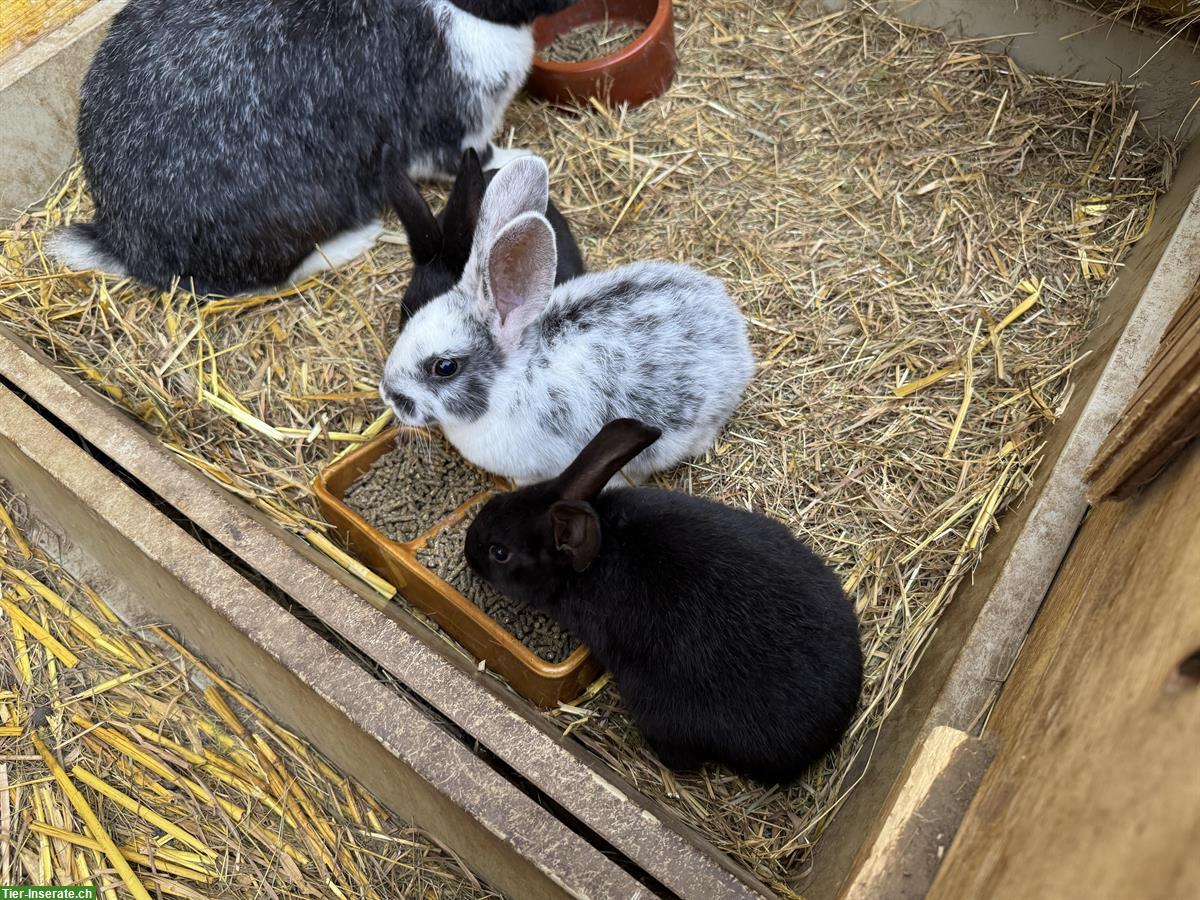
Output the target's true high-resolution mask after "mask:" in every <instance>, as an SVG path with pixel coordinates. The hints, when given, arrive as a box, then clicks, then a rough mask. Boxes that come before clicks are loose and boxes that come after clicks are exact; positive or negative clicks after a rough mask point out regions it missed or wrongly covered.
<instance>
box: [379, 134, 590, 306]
mask: <svg viewBox="0 0 1200 900" xmlns="http://www.w3.org/2000/svg"><path fill="white" fill-rule="evenodd" d="M495 175H496V170H495V169H492V170H489V171H487V172H484V171H483V168H482V164H481V163H480V160H479V156H478V155H477V154H476V153H475V151H474V150H467V151H466V152H465V153H464V154H463V157H462V160H461V162H460V164H459V168H458V176H457V177H456V178H455V180H454V187H453V188H451V190H450V197H449V199H448V200H447V201H446V208H445V209H443V210H442V211H441V212H440V213H438V214H437V216H436V217H435V216H434V215H433V212H432V210H430V208H429V205H428V204H427V203H426V202H425V200H424V199H423V198H422V197H421V194H420V192H419V191H418V190H417V186H416V185H415V184H413V183H412V179H410V178H409V177H408V176H407V175H406V174H405V173H404V171H403V170H402V169H400V168H393V169H391V171H390V173H389V178H390V179H391V186H390V189H389V198H388V199H389V201H390V202H391V205H392V207H393V208H394V209H395V210H396V214H397V215H398V216H399V217H400V222H401V224H403V225H404V230H405V232H406V233H407V234H408V243H409V247H410V248H411V250H412V257H413V271H412V279H411V280H410V281H409V283H408V288H407V289H406V290H405V292H404V298H403V300H402V301H401V303H402V305H403V307H404V313H405V315H409V316H411V315H412V314H413V313H415V312H416V311H417V310H418V309H420V308H421V307H422V306H424V305H425V304H426V303H428V302H429V301H430V300H432V299H433V298H434V297H437V296H440V295H441V294H444V293H446V292H447V291H449V290H450V289H451V288H453V287H454V286H455V285H456V284H458V281H459V279H460V278H462V274H463V270H464V269H465V268H466V267H467V260H468V259H470V256H471V244H472V242H473V241H474V240H475V227H476V225H477V224H478V222H479V206H480V204H481V203H482V202H483V194H484V192H485V190H486V189H487V185H489V184H491V183H492V179H493V178H494V177H495ZM546 218H547V219H548V220H549V222H550V226H551V227H552V228H553V229H554V243H555V246H556V248H557V250H558V267H557V269H556V270H555V274H554V283H555V284H562V283H563V282H564V281H570V280H571V279H572V278H574V277H575V276H577V275H582V274H583V273H584V272H585V271H586V267H585V265H584V261H583V253H582V252H580V250H579V245H578V244H576V243H575V238H574V236H573V235H572V234H571V226H570V225H569V224H568V222H567V219H566V217H565V216H564V215H563V214H562V212H560V211H559V209H558V207H556V206H555V205H554V203H553V201H552V202H550V203H549V204H548V205H547V207H546ZM431 223H432V224H431Z"/></svg>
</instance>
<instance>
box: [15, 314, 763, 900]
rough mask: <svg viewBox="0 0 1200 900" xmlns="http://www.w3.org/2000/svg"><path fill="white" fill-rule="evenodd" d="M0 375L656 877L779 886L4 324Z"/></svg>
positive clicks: (698, 892)
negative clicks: (187, 462)
mask: <svg viewBox="0 0 1200 900" xmlns="http://www.w3.org/2000/svg"><path fill="white" fill-rule="evenodd" d="M0 374H2V375H3V377H4V378H5V379H7V380H8V381H9V382H10V383H12V384H13V385H14V386H15V387H16V388H17V389H18V390H20V391H21V392H23V393H24V394H26V395H27V396H28V397H29V398H30V399H31V400H32V401H33V402H35V403H37V404H39V405H40V406H42V407H44V408H46V409H47V411H48V412H49V413H51V414H52V415H53V416H55V417H56V418H58V419H59V420H61V421H62V423H63V426H64V427H65V428H68V429H70V430H72V431H74V432H75V433H77V434H78V435H79V436H80V437H82V438H83V439H85V440H87V441H88V442H89V443H90V444H92V445H93V446H95V447H96V448H97V449H98V450H99V451H100V452H102V453H103V454H105V455H107V456H108V457H109V458H111V459H112V460H113V461H114V462H115V463H116V464H117V465H119V466H120V467H121V468H122V469H123V470H124V471H125V472H127V473H128V474H129V475H131V476H132V477H133V478H134V479H136V480H137V481H138V482H140V483H141V484H142V485H144V486H145V487H146V488H147V489H148V490H149V491H151V492H152V493H153V494H155V495H156V496H157V497H159V498H161V499H162V500H163V502H165V503H166V504H167V505H169V506H171V507H172V508H173V509H174V510H176V511H177V512H179V513H180V514H182V515H184V516H186V517H187V518H188V519H189V520H190V521H192V522H193V523H195V525H196V526H197V527H199V528H200V529H201V530H202V531H203V532H204V533H206V534H207V535H209V536H210V537H211V538H213V539H214V540H215V541H216V542H218V543H219V544H221V545H222V547H224V548H225V549H226V550H228V551H229V552H230V553H232V554H234V555H235V556H236V557H238V558H239V559H241V560H242V561H243V562H245V563H246V564H247V565H249V566H250V567H252V568H254V569H255V570H256V571H257V572H258V573H259V574H261V575H262V576H263V577H264V578H266V579H267V580H268V581H270V582H271V583H272V584H274V585H276V586H277V587H278V588H279V589H280V590H281V591H283V592H284V593H285V594H287V595H288V596H289V597H291V598H292V599H294V600H296V601H297V602H298V603H300V604H301V605H302V606H304V607H305V608H306V609H307V610H308V611H309V612H311V613H312V614H313V615H315V616H316V617H317V618H318V619H320V620H321V622H322V623H324V624H325V625H326V626H327V627H329V628H330V629H332V630H333V631H335V632H337V634H339V635H340V636H341V637H342V638H344V639H345V640H346V641H348V642H349V643H350V644H352V645H353V646H355V647H356V648H358V649H359V650H361V651H362V652H364V653H365V654H366V655H368V656H369V657H370V658H371V659H373V660H374V661H375V662H376V663H378V664H379V665H380V666H382V667H383V668H384V669H385V670H386V671H388V672H389V673H390V674H391V675H393V676H395V677H396V678H397V679H398V680H399V681H400V682H401V683H402V684H404V685H405V687H406V688H408V689H411V690H412V691H413V692H414V694H416V695H418V696H419V697H420V698H421V699H422V700H423V701H425V702H427V703H429V704H430V706H432V707H433V708H434V709H436V710H437V711H438V712H439V713H441V714H442V715H445V716H446V717H447V718H448V719H449V720H450V721H452V722H453V723H454V724H455V725H456V726H458V727H459V728H462V729H463V730H464V731H466V732H468V733H469V734H471V736H472V737H474V738H475V739H476V740H478V741H479V742H480V743H481V744H482V745H484V746H485V747H487V748H488V750H490V751H491V752H492V753H494V754H496V756H498V757H499V758H500V759H502V760H503V761H504V763H505V764H506V765H509V766H511V767H512V768H513V770H514V771H516V772H517V773H518V774H519V775H520V776H521V777H522V778H525V779H526V780H528V781H529V782H530V783H531V784H532V785H534V786H535V787H536V788H537V789H538V790H541V791H543V792H544V793H546V794H547V795H548V796H550V797H551V798H553V799H554V801H555V802H556V803H557V804H559V805H560V806H561V807H562V808H563V809H564V810H565V811H566V812H567V813H569V814H570V815H571V816H573V817H574V818H576V819H577V820H579V821H580V822H581V823H583V824H584V825H585V826H586V827H587V828H589V829H591V830H592V831H594V832H595V833H596V834H597V835H598V836H599V837H600V838H601V839H602V840H603V841H605V842H607V843H609V844H611V845H612V846H613V847H614V848H615V849H616V850H618V851H620V852H621V853H622V854H624V855H625V856H627V857H628V858H629V859H630V860H631V861H632V862H634V863H635V864H636V865H637V866H639V867H640V868H642V869H643V870H644V871H645V872H647V874H649V875H650V876H651V877H653V878H654V879H656V880H657V881H659V882H660V883H662V884H663V885H665V886H666V887H668V888H669V889H671V890H672V891H675V892H676V893H678V894H680V895H681V896H685V897H703V898H705V900H708V898H713V900H716V898H723V897H729V898H762V897H770V896H773V895H772V892H771V891H770V890H769V889H768V888H767V887H766V886H764V885H763V884H762V883H761V882H759V881H758V880H757V879H755V878H754V877H753V876H752V875H750V873H748V872H746V871H745V870H744V869H742V868H741V867H739V866H737V865H736V864H735V863H733V861H732V860H730V859H729V858H728V857H726V856H724V855H723V854H721V853H719V852H718V851H717V850H716V849H714V848H713V847H712V845H711V844H709V843H708V842H707V841H705V840H704V839H703V838H702V837H701V836H700V835H699V834H698V833H696V832H695V831H694V830H692V829H691V828H689V827H688V826H687V825H685V824H684V823H683V822H681V821H680V820H679V819H678V818H677V817H675V816H674V815H673V814H672V813H671V812H670V811H669V810H667V809H665V808H664V807H662V805H661V804H658V803H654V802H653V801H650V800H648V799H647V798H645V797H643V796H642V795H641V794H640V793H638V792H637V791H636V789H634V788H633V787H632V786H631V785H629V784H627V783H626V782H625V781H624V780H623V779H621V778H620V777H619V776H617V775H616V773H613V772H612V771H611V770H610V769H609V768H608V767H607V766H604V765H603V764H602V763H600V762H599V761H596V760H594V759H593V758H592V757H591V754H589V753H587V752H586V751H584V750H583V749H582V748H580V747H578V745H576V744H574V743H573V742H569V741H563V740H562V738H561V735H560V734H559V733H558V732H557V731H555V730H554V729H553V728H552V727H551V726H550V725H549V724H547V723H546V722H544V721H543V720H542V718H541V716H540V715H539V714H537V713H536V712H534V711H532V709H530V708H528V707H527V705H526V704H524V703H523V702H522V701H520V700H519V698H516V697H515V695H511V694H510V693H509V692H506V691H503V690H502V689H501V688H499V687H498V686H496V685H495V684H494V683H493V682H492V681H491V679H489V678H487V677H486V676H483V675H481V674H480V673H478V672H477V671H475V669H474V666H472V665H470V664H469V662H468V661H467V660H465V659H463V658H461V657H460V656H455V655H451V654H452V651H449V650H448V649H447V648H445V647H442V646H439V644H440V642H438V641H437V639H436V638H434V637H432V636H431V635H430V633H429V632H428V629H426V628H424V627H423V626H421V625H419V624H416V623H414V622H413V621H412V619H411V617H409V616H406V615H405V614H403V613H402V612H400V611H398V608H397V607H396V606H395V605H394V604H393V605H392V606H391V608H390V609H389V610H388V611H387V614H386V617H381V616H380V615H378V612H379V609H378V601H379V598H378V597H377V596H376V595H374V594H372V592H371V589H370V588H368V587H367V586H365V585H363V584H362V583H360V582H357V580H356V579H354V578H353V577H352V576H350V575H349V574H348V573H346V572H345V571H343V570H341V569H339V568H338V567H336V566H335V565H334V564H333V563H332V562H331V561H330V560H328V558H326V557H324V556H323V555H322V554H319V553H318V552H317V551H315V550H313V549H312V548H311V547H309V546H308V545H307V544H305V543H304V542H303V541H301V540H300V539H299V538H297V537H296V536H294V535H291V534H288V533H286V532H284V531H283V530H282V529H281V528H279V527H278V526H277V525H276V524H275V523H274V522H272V521H270V520H269V519H268V518H267V517H266V516H265V515H262V514H261V513H259V512H258V511H257V510H254V509H253V508H251V507H249V506H248V505H247V504H245V503H243V502H241V501H239V500H238V499H237V498H236V497H234V496H232V495H231V494H229V493H228V492H227V491H225V490H224V489H223V488H221V487H219V486H218V485H216V484H214V483H213V482H212V481H210V480H209V479H207V478H205V477H204V476H203V475H201V474H200V473H199V472H197V471H196V470H194V469H192V468H190V467H187V466H184V465H183V464H182V463H181V462H180V461H179V460H178V459H177V458H176V457H175V455H174V454H173V453H171V452H170V451H169V450H167V449H166V448H165V447H163V445H162V444H161V443H160V442H159V441H157V440H156V439H155V438H154V437H153V436H152V435H150V433H149V432H148V431H146V429H145V428H143V427H142V426H141V424H140V423H138V422H136V421H134V420H133V419H132V417H130V416H129V415H128V414H127V413H125V412H124V411H122V410H120V409H118V408H117V407H115V406H113V404H112V403H111V402H109V401H108V400H106V399H104V398H102V397H100V396H99V395H98V394H96V392H95V391H93V390H92V389H90V388H88V387H87V386H86V385H83V384H82V383H81V382H80V381H79V380H78V379H77V378H75V377H74V376H71V375H67V374H64V373H61V372H59V371H57V370H56V369H54V368H53V367H52V363H51V362H50V361H49V360H48V359H47V358H46V357H45V356H44V355H43V354H41V353H39V352H38V351H36V350H33V349H32V348H30V347H28V346H27V345H26V344H25V343H24V342H23V341H22V340H20V339H19V338H16V337H14V336H13V335H11V333H9V332H8V331H7V330H6V329H5V328H3V327H0Z"/></svg>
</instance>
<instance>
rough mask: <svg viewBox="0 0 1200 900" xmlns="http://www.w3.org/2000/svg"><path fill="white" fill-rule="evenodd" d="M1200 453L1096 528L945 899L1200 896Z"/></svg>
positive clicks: (1052, 604)
mask: <svg viewBox="0 0 1200 900" xmlns="http://www.w3.org/2000/svg"><path fill="white" fill-rule="evenodd" d="M1197 508H1200V446H1197V445H1193V446H1192V447H1191V448H1190V449H1189V450H1188V451H1187V453H1186V454H1185V455H1184V456H1182V457H1181V458H1180V459H1178V460H1177V461H1176V462H1175V463H1174V464H1173V465H1172V467H1171V468H1170V469H1169V470H1167V472H1165V473H1164V474H1163V475H1162V476H1161V477H1160V478H1159V479H1157V480H1156V481H1155V482H1154V483H1153V484H1152V485H1150V486H1149V487H1148V488H1147V490H1146V491H1145V493H1144V494H1142V495H1139V496H1137V497H1135V498H1133V499H1131V500H1126V501H1124V502H1117V501H1108V502H1106V503H1104V504H1103V505H1102V506H1100V507H1099V508H1097V509H1096V510H1095V511H1094V512H1093V514H1092V515H1091V517H1090V518H1089V519H1088V521H1087V523H1086V524H1085V525H1084V527H1083V529H1082V530H1081V531H1080V534H1079V537H1078V538H1077V540H1076V542H1075V545H1074V546H1073V548H1072V551H1071V554H1070V557H1069V558H1068V560H1067V562H1066V564H1065V565H1064V567H1063V571H1062V574H1061V576H1060V577H1059V579H1058V581H1057V582H1056V583H1055V585H1054V588H1053V590H1052V591H1051V593H1050V596H1049V597H1048V598H1047V600H1046V605H1045V608H1044V609H1043V611H1042V614H1041V615H1040V616H1039V617H1038V622H1037V625H1036V627H1035V628H1034V631H1033V633H1032V635H1031V637H1030V640H1029V643H1028V646H1027V647H1026V649H1025V651H1024V652H1023V654H1022V656H1021V659H1020V661H1019V663H1018V665H1017V668H1016V669H1015V671H1014V672H1013V675H1012V677H1011V678H1010V679H1009V682H1008V685H1007V687H1006V688H1005V690H1004V693H1003V694H1002V695H1001V697H1000V701H999V703H998V704H997V707H996V709H995V711H994V713H993V715H992V717H991V720H990V723H989V729H988V731H989V733H991V734H992V735H993V736H994V737H995V738H996V739H997V740H998V741H999V744H1000V750H999V752H998V753H997V756H996V760H995V762H994V763H993V765H992V768H991V769H990V770H989V772H988V773H987V775H986V776H985V777H984V780H983V784H982V786H981V787H980V790H979V793H978V795H977V796H976V800H975V802H974V804H973V805H972V806H971V809H970V810H969V811H968V813H967V817H966V819H965V820H964V822H963V826H962V829H961V830H960V832H959V835H958V838H957V839H956V840H955V842H954V844H953V845H952V847H951V849H950V853H949V855H948V856H947V859H946V862H945V864H944V866H943V868H942V870H941V872H940V873H939V875H938V878H937V880H936V881H935V883H934V886H933V890H932V891H931V893H930V895H929V900H961V898H963V897H970V898H972V900H1001V898H1011V897H1054V898H1056V900H1110V898H1111V900H1129V898H1137V900H1182V898H1184V897H1195V896H1197V895H1198V894H1200V852H1197V847H1200V749H1198V748H1200V517H1198V516H1197V515H1196V509H1197Z"/></svg>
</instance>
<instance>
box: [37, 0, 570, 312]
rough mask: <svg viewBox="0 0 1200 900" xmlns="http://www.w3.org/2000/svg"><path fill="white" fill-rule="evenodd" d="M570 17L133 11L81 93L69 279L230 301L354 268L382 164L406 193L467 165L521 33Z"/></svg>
mask: <svg viewBox="0 0 1200 900" xmlns="http://www.w3.org/2000/svg"><path fill="white" fill-rule="evenodd" d="M571 2H572V0H271V2H263V0H188V2H179V0H131V2H130V3H129V5H128V6H126V7H125V8H124V9H123V10H121V12H119V13H118V14H117V15H116V16H115V17H114V19H113V23H112V27H111V28H110V30H109V32H108V35H107V36H106V37H105V39H104V41H103V43H102V44H101V46H100V49H99V51H98V53H97V55H96V58H95V60H94V61H93V63H92V67H91V69H90V70H89V72H88V74H87V77H86V79H85V80H84V84H83V91H82V97H81V106H80V119H79V147H80V151H81V154H82V159H83V169H84V174H85V176H86V178H87V183H88V187H89V189H90V190H91V194H92V198H93V199H94V200H95V203H96V214H95V220H94V221H93V222H91V223H90V224H86V225H76V226H75V227H73V228H69V229H67V230H65V231H63V232H60V233H59V234H58V235H57V236H56V238H55V239H54V240H53V242H52V244H51V248H50V249H51V253H52V254H53V255H54V256H56V257H57V258H58V259H59V260H61V261H62V262H64V263H66V264H67V265H68V266H71V267H74V268H98V269H102V270H106V271H109V272H113V273H115V274H130V275H133V276H135V277H137V278H139V279H141V280H142V281H145V282H147V283H149V284H151V285H155V286H158V287H165V286H167V285H168V284H169V283H170V282H171V280H172V279H173V278H175V277H181V278H182V279H183V280H184V283H185V285H186V284H188V282H189V281H190V282H191V283H193V284H194V285H195V287H196V290H197V291H199V292H214V293H224V294H233V293H239V292H243V291H247V290H252V289H258V288H263V287H268V286H274V285H279V284H282V283H285V282H287V281H298V280H301V279H302V278H304V277H307V276H308V275H311V274H313V273H315V272H318V271H321V270H323V269H326V268H332V267H337V266H338V265H342V264H344V263H346V262H349V261H350V260H352V259H354V258H355V257H357V256H358V255H360V254H361V253H362V252H363V251H364V250H366V249H367V248H369V247H370V246H371V245H372V244H373V243H374V241H375V239H376V238H377V237H378V235H379V232H380V225H379V222H378V215H379V213H380V212H381V210H382V209H383V208H384V206H385V204H386V197H385V188H384V182H383V178H382V174H383V173H382V172H381V166H382V156H383V148H384V147H385V146H388V145H390V146H391V147H392V148H394V150H395V153H396V156H397V157H398V159H399V160H400V164H401V165H403V166H404V168H405V169H406V170H407V171H408V172H409V173H410V174H411V175H413V176H414V177H418V178H420V177H432V176H447V177H448V176H452V175H453V174H454V171H455V170H456V168H457V167H458V162H459V158H460V157H461V155H462V152H463V150H464V149H465V148H467V147H471V148H474V149H475V150H476V151H478V152H479V153H480V155H481V157H482V158H483V159H484V162H485V164H499V163H500V162H502V161H503V160H504V159H507V158H510V156H511V155H516V151H498V150H496V149H495V148H494V147H493V146H492V145H491V143H490V139H491V137H492V135H493V133H494V132H495V131H496V129H497V127H498V126H499V124H500V122H501V119H502V117H503V114H504V110H505V109H506V107H507V106H508V104H509V101H510V100H511V99H512V97H513V95H514V94H515V93H516V91H517V89H518V88H519V87H520V85H521V83H522V82H523V81H524V80H525V76H526V75H527V74H528V71H529V68H530V66H531V64H532V61H533V53H534V45H533V35H532V27H531V26H532V22H533V20H534V18H535V17H537V16H539V15H544V14H547V13H552V12H556V11H558V10H560V9H563V8H564V7H566V6H568V5H570V3H571Z"/></svg>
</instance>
